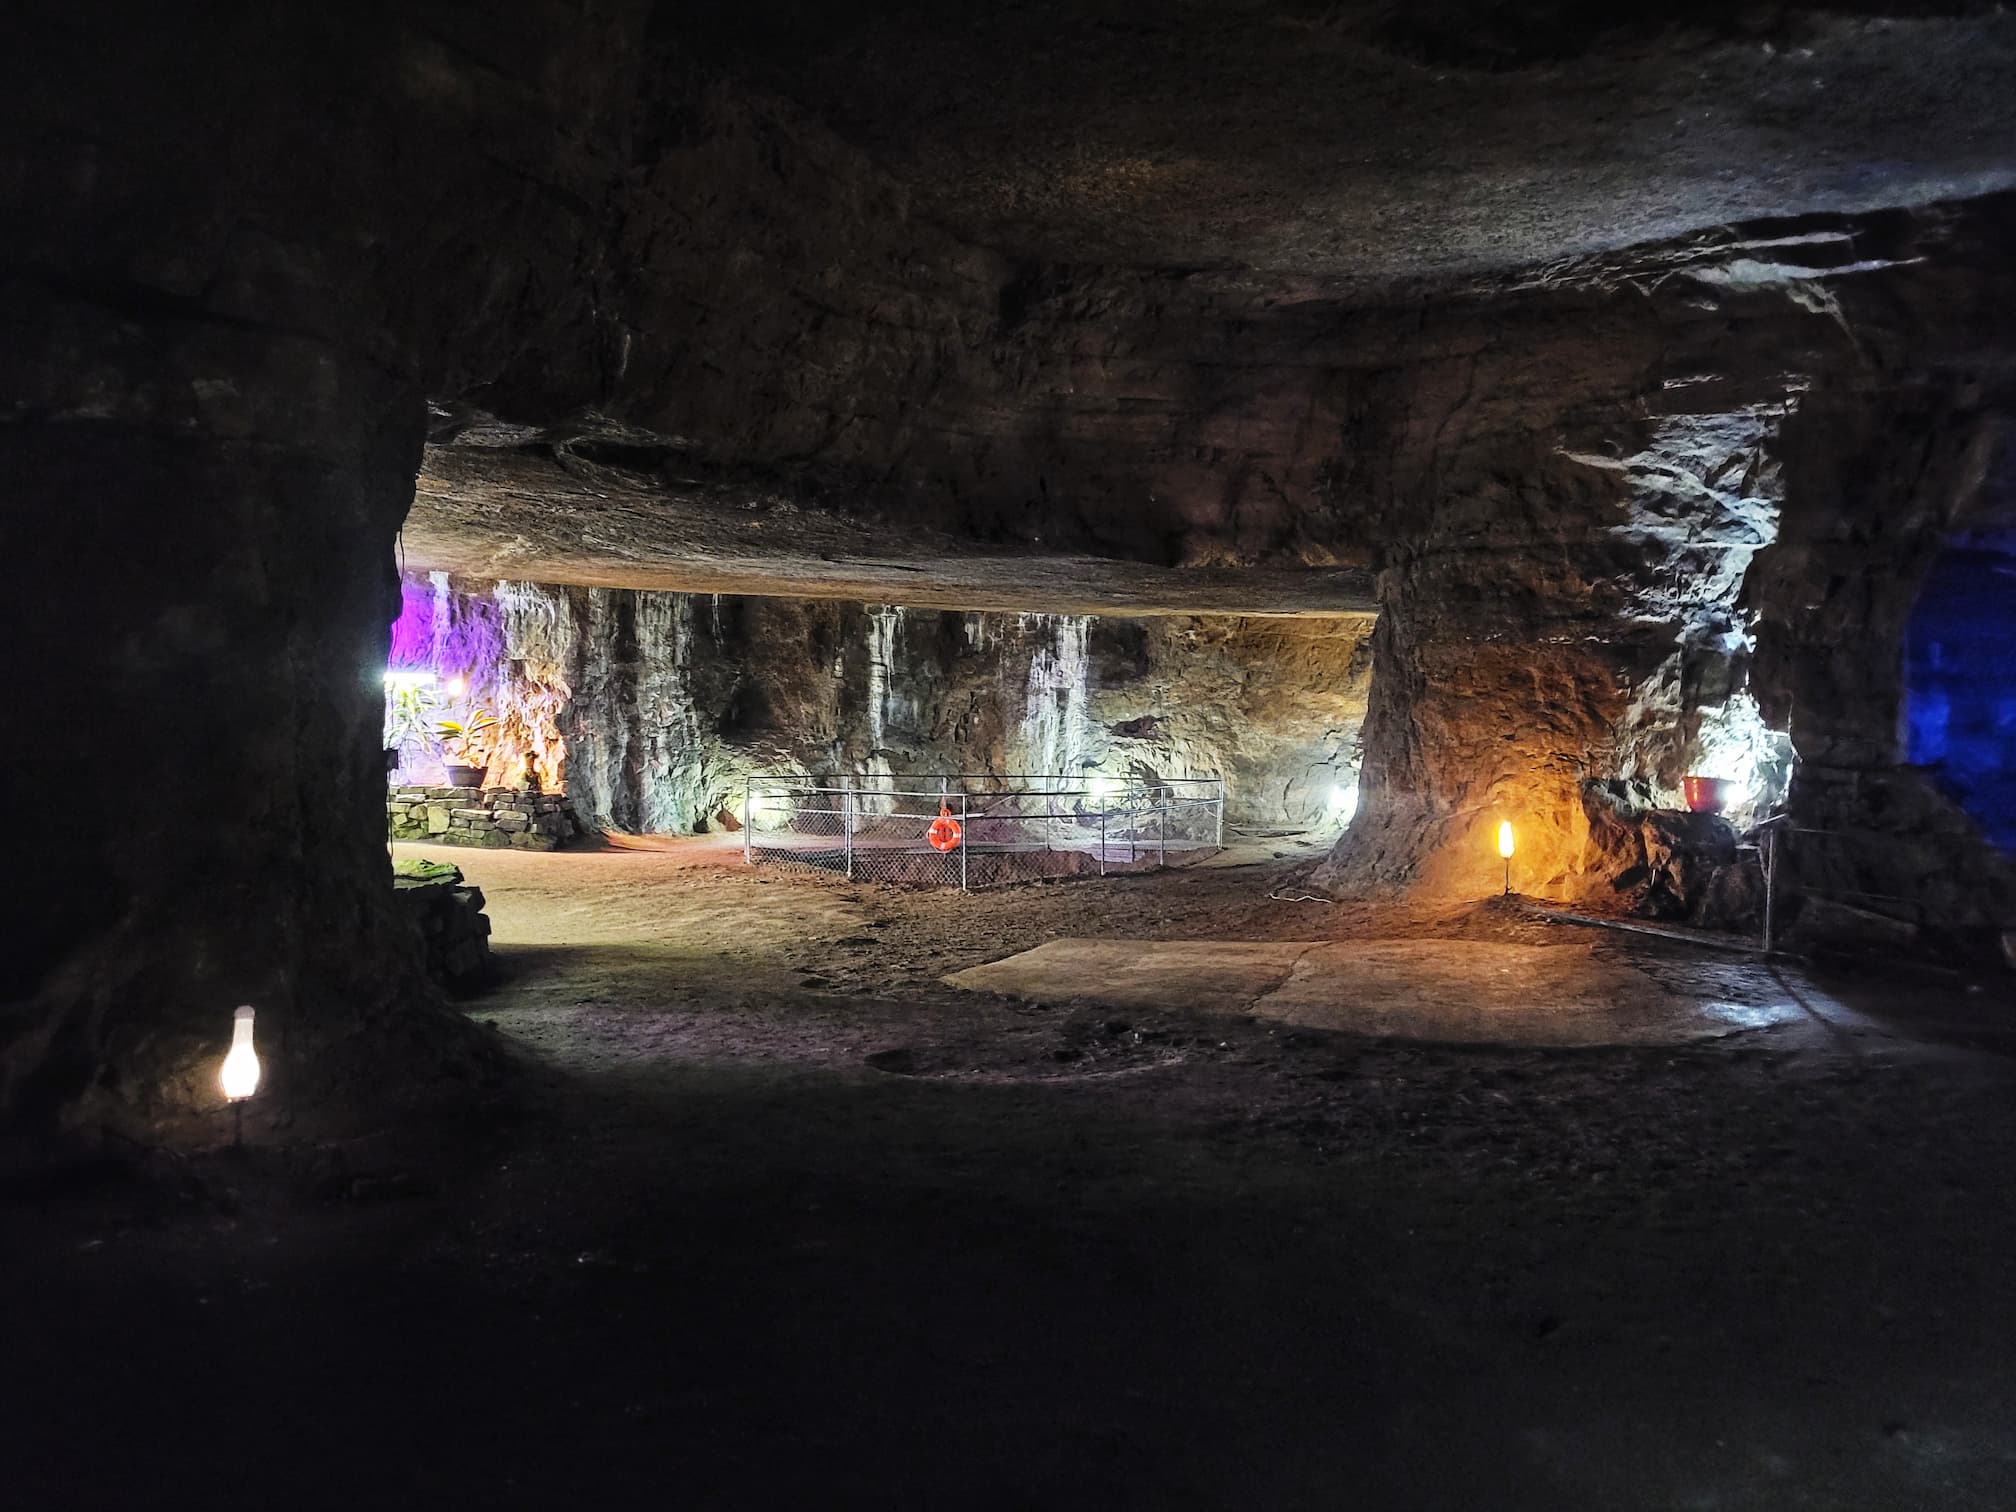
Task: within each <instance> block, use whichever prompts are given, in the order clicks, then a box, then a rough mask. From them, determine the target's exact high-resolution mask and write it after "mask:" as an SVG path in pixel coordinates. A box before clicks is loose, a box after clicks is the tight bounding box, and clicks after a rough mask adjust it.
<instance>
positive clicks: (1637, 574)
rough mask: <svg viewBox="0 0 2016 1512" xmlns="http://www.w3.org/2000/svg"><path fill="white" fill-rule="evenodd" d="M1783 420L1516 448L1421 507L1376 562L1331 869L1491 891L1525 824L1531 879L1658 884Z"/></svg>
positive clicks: (1736, 421)
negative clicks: (1352, 776) (1502, 835)
mask: <svg viewBox="0 0 2016 1512" xmlns="http://www.w3.org/2000/svg"><path fill="white" fill-rule="evenodd" d="M1775 418H1776V411H1775V410H1774V409H1772V408H1770V407H1754V406H1751V407H1741V408H1736V409H1732V410H1730V411H1727V412H1721V413H1711V414H1668V415H1664V416H1659V417H1654V418H1650V419H1644V420H1639V421H1623V420H1619V421H1616V422H1613V423H1610V424H1607V425H1601V424H1599V425H1595V426H1585V427H1583V428H1580V429H1578V430H1577V431H1576V432H1574V433H1572V434H1556V435H1555V436H1553V437H1528V438H1525V439H1523V440H1521V441H1518V442H1505V441H1501V442H1500V443H1499V445H1498V448H1497V449H1496V450H1494V451H1493V452H1491V453H1489V454H1485V455H1480V457H1479V458H1478V459H1477V460H1476V461H1474V462H1473V463H1472V464H1470V467H1471V471H1470V472H1469V475H1468V476H1467V477H1466V478H1465V479H1463V480H1462V481H1459V482H1457V483H1455V484H1453V485H1452V486H1450V487H1449V488H1448V489H1447V491H1446V492H1445V493H1444V494H1443V496H1442V497H1440V498H1439V499H1437V500H1436V501H1435V502H1433V503H1432V504H1431V505H1428V506H1426V507H1425V508H1424V510H1423V518H1422V520H1421V523H1419V524H1418V525H1416V526H1415V528H1414V529H1413V530H1412V531H1411V532H1410V533H1409V535H1408V537H1407V538H1406V539H1405V540H1404V541H1403V542H1402V543H1401V544H1400V545H1399V546H1398V547H1397V548H1396V549H1395V550H1393V551H1392V552H1391V554H1390V555H1389V558H1388V560H1387V562H1386V564H1385V567H1384V570H1383V571H1382V573H1381V577H1380V597H1381V602H1382V605H1383V611H1382V615H1381V619H1380V622H1379V627H1378V630H1377V632H1376V633H1375V636H1374V640H1373V673H1372V695H1371V703H1370V709H1369V712H1368V716H1367V719H1366V724H1365V737H1364V740H1365V763H1364V768H1363V770H1362V772H1361V777H1360V783H1359V816H1358V819H1357V820H1356V822H1355V823H1353V824H1352V826H1351V828H1350V829H1349V830H1348V831H1347V832H1346V834H1345V836H1344V838H1343V839H1342V840H1341V841H1340V842H1339V843H1338V845H1337V847H1336V850H1335V851H1334V852H1333V854H1332V856H1331V858H1330V859H1329V861H1328V862H1327V863H1326V864H1325V867H1324V868H1323V870H1322V872H1320V873H1319V878H1320V879H1321V880H1323V881H1324V882H1326V883H1327V884H1328V885H1330V886H1332V887H1335V888H1338V889H1340V890H1344V891H1358V892H1362V891H1367V890H1377V889H1380V888H1387V887H1406V888H1409V889H1412V890H1416V891H1419V892H1423V893H1427V894H1431V895H1435V896H1447V897H1451V898H1459V897H1481V896H1488V895H1492V894H1496V893H1497V892H1498V891H1499V890H1500V888H1501V887H1502V886H1503V885H1504V877H1505V872H1504V866H1503V863H1502V861H1501V860H1500V858H1499V855H1498V850H1497V845H1496V840H1497V833H1498V826H1499V824H1500V823H1501V822H1502V821H1507V820H1509V821H1510V822H1511V823H1512V825H1513V827H1514V832H1515V836H1516V840H1517V854H1516V855H1515V857H1514V859H1513V864H1512V879H1511V880H1512V887H1513V890H1514V891H1516V892H1523V893H1526V894H1529V895H1535V896H1542V897H1552V898H1561V899H1572V898H1577V897H1581V896H1585V895H1598V896H1603V897H1606V898H1608V897H1611V896H1615V895H1616V894H1617V891H1618V888H1619V886H1620V884H1621V886H1622V887H1623V888H1624V889H1627V890H1628V889H1630V888H1632V887H1635V886H1638V885H1639V882H1640V881H1642V880H1643V879H1642V878H1637V874H1638V873H1639V872H1641V871H1643V870H1644V869H1646V868H1647V867H1648V866H1654V865H1656V864H1657V858H1656V857H1653V856H1651V855H1650V854H1649V852H1650V851H1654V850H1660V849H1662V848H1666V846H1667V842H1666V841H1665V840H1662V839H1659V838H1657V837H1655V836H1653V835H1652V834H1651V832H1649V831H1647V830H1645V829H1644V827H1643V825H1642V824H1641V820H1642V818H1643V816H1644V815H1645V814H1646V813H1647V812H1649V811H1652V810H1655V809H1661V808H1671V807H1674V806H1677V805H1678V803H1679V801H1680V798H1679V780H1680V777H1681V776H1682V775H1683V773H1684V772H1685V771H1687V770H1688V769H1689V763H1690V761H1691V760H1692V759H1694V756H1695V752H1696V747H1697V745H1698V740H1699V733H1700V724H1701V711H1702V709H1703V708H1704V707H1705V706H1709V705H1715V706H1719V705H1721V704H1723V703H1725V702H1726V701H1727V699H1728V697H1729V696H1730V692H1731V690H1732V689H1733V688H1734V687H1735V686H1736V684H1737V683H1738V682H1739V681H1740V676H1741V671H1742V667H1741V660H1742V654H1743V646H1744V644H1745V642H1744V637H1743V636H1742V635H1741V634H1740V633H1739V632H1740V626H1741V623H1742V621H1741V618H1740V616H1739V614H1738V612H1737V597H1738V594H1739V591H1740V588H1741V585H1742V583H1743V580H1744V574H1745V570H1746V569H1747V567H1748V565H1749V563H1750V559H1751V556H1752V554H1753V553H1754V552H1755V551H1756V550H1757V549H1758V548H1759V547H1760V546H1762V545H1764V544H1765V543H1766V542H1768V540H1769V539H1770V534H1769V532H1770V529H1771V528H1772V527H1773V526H1774V525H1775V514H1776V502H1775V473H1774V471H1773V468H1772V465H1771V460H1770V456H1769V446H1770V441H1771V436H1772V430H1773V425H1774V423H1775ZM1667 828H1669V829H1670V828H1672V826H1670V825H1669V826H1667ZM1724 839H1725V841H1726V836H1725V837H1724ZM1634 878H1635V879H1636V880H1634ZM1626 901H1629V899H1626Z"/></svg>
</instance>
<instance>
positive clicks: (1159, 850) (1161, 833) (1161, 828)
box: [1155, 803, 1169, 866]
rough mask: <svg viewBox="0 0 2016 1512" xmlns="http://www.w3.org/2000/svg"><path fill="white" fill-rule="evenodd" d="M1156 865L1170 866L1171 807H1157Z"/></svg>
mask: <svg viewBox="0 0 2016 1512" xmlns="http://www.w3.org/2000/svg"><path fill="white" fill-rule="evenodd" d="M1155 864H1156V865H1157V866H1167V865H1168V864H1169V805H1168V804H1166V803H1158V804H1157V805H1155Z"/></svg>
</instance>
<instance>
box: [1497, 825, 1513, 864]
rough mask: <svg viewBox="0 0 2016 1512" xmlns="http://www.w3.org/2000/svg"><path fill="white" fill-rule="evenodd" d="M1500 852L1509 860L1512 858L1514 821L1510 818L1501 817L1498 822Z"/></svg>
mask: <svg viewBox="0 0 2016 1512" xmlns="http://www.w3.org/2000/svg"><path fill="white" fill-rule="evenodd" d="M1498 854H1499V855H1501V856H1503V857H1504V858H1505V859H1506V860H1507V861H1510V860H1511V859H1512V821H1511V820H1510V819H1501V820H1500V821H1499V822H1498Z"/></svg>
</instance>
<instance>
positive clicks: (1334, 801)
mask: <svg viewBox="0 0 2016 1512" xmlns="http://www.w3.org/2000/svg"><path fill="white" fill-rule="evenodd" d="M1357 813H1358V789H1357V788H1356V787H1345V786H1343V785H1342V784H1341V783H1340V784H1339V785H1338V786H1336V787H1333V788H1332V789H1330V815H1331V817H1332V818H1334V819H1335V820H1336V821H1337V822H1338V823H1339V824H1349V823H1350V822H1351V821H1352V819H1354V818H1355V817H1356V816H1357Z"/></svg>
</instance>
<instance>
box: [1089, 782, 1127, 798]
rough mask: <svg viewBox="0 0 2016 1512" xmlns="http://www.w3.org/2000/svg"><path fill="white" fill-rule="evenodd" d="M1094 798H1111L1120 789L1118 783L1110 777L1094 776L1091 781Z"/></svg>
mask: <svg viewBox="0 0 2016 1512" xmlns="http://www.w3.org/2000/svg"><path fill="white" fill-rule="evenodd" d="M1091 788H1092V796H1093V797H1094V798H1111V797H1112V796H1113V795H1114V794H1115V793H1117V792H1119V791H1120V784H1119V783H1117V782H1115V781H1114V780H1113V779H1112V778H1111V777H1094V778H1093V779H1092V783H1091Z"/></svg>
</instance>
